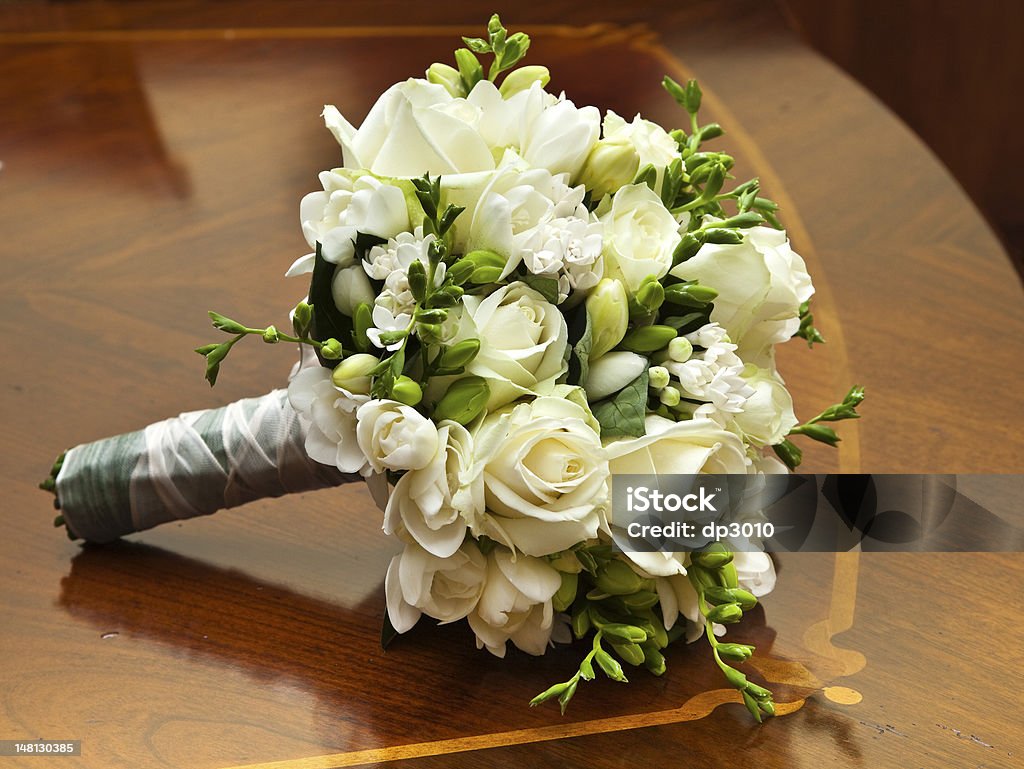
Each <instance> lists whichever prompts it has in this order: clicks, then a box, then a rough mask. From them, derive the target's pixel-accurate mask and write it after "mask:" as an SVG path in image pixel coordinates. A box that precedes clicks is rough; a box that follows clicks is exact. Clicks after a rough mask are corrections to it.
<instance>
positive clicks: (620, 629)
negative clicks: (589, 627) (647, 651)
mask: <svg viewBox="0 0 1024 769" xmlns="http://www.w3.org/2000/svg"><path fill="white" fill-rule="evenodd" d="M601 630H602V632H603V633H604V634H605V635H606V636H608V638H609V639H614V640H617V641H619V642H623V641H624V642H626V643H630V644H638V643H643V642H644V641H646V640H647V633H645V632H644V631H643V629H642V628H638V627H637V626H636V625H624V624H622V623H621V622H610V623H608V624H607V625H602V626H601Z"/></svg>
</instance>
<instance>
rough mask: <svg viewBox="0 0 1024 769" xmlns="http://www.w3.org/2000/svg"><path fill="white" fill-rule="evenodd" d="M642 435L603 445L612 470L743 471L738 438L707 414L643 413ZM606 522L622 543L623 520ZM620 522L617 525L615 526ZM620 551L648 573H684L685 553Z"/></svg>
mask: <svg viewBox="0 0 1024 769" xmlns="http://www.w3.org/2000/svg"><path fill="white" fill-rule="evenodd" d="M645 426H646V428H647V433H646V435H642V436H640V437H639V438H626V439H622V440H616V441H611V442H610V443H607V444H606V445H605V451H606V452H607V454H608V466H609V469H610V471H611V473H612V474H613V475H696V474H698V473H714V474H729V473H746V472H747V471H748V470H747V463H748V460H747V456H746V452H745V450H744V446H743V442H742V441H741V440H740V439H739V437H738V436H737V435H736V434H735V433H732V432H729V431H728V430H724V429H722V428H721V427H720V426H719V425H718V424H717V423H716V422H713V421H712V420H710V419H691V420H687V421H683V422H673V421H672V420H670V419H665V418H664V417H660V416H657V415H655V414H649V415H648V416H647V419H646V420H645ZM614 513H615V511H614V510H613V511H612V520H611V521H610V525H611V533H612V536H613V537H616V538H617V539H619V540H620V543H621V544H623V545H624V546H628V539H626V538H625V537H622V536H621V535H620V532H621V531H622V529H623V528H624V526H625V524H626V523H628V521H625V520H621V521H620V520H616V517H615V515H614ZM619 524H621V525H619ZM625 555H626V556H627V557H628V558H629V559H630V560H631V561H632V562H633V563H635V564H636V565H637V566H639V567H640V568H641V569H643V570H644V571H645V572H647V573H648V574H651V575H652V576H656V577H667V576H670V575H672V574H685V573H686V569H685V566H684V564H685V561H686V557H687V554H686V553H663V552H656V553H640V552H632V551H629V552H625Z"/></svg>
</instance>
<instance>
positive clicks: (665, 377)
mask: <svg viewBox="0 0 1024 769" xmlns="http://www.w3.org/2000/svg"><path fill="white" fill-rule="evenodd" d="M673 341H675V340H673ZM671 349H672V342H669V350H671ZM670 379H671V377H670V376H669V373H668V369H667V368H665V367H664V366H651V367H650V368H649V369H647V383H648V384H649V385H650V386H651V388H652V389H654V390H660V389H662V388H663V387H668V383H669V381H670Z"/></svg>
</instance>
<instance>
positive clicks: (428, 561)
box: [384, 542, 487, 633]
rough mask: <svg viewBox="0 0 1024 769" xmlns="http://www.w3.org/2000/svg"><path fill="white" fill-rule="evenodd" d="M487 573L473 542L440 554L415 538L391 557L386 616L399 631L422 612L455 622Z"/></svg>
mask: <svg viewBox="0 0 1024 769" xmlns="http://www.w3.org/2000/svg"><path fill="white" fill-rule="evenodd" d="M486 576H487V561H486V559H485V558H484V556H483V554H482V553H481V552H480V550H479V548H478V547H477V546H476V543H475V542H467V543H466V544H465V545H463V546H462V547H461V548H460V549H458V550H456V551H455V552H454V553H453V554H452V555H450V556H448V557H445V558H439V557H438V556H436V555H431V554H430V553H429V552H427V551H426V550H424V549H423V548H422V547H420V546H419V545H417V544H416V543H415V542H409V543H407V544H406V546H405V550H403V551H402V553H401V554H400V555H396V556H395V557H394V558H392V559H391V564H390V565H389V566H388V573H387V576H386V577H385V580H384V593H385V596H386V597H387V605H388V618H389V619H390V620H391V625H392V626H393V627H394V628H395V630H397V631H398V632H399V633H404V632H406V631H407V630H409V629H411V628H412V626H413V625H415V624H416V622H417V621H418V620H419V618H420V616H421V615H422V614H426V615H427V616H428V617H433V618H434V619H436V620H440V621H441V622H455V621H456V620H460V619H462V618H464V617H466V616H467V615H468V614H469V613H470V612H471V611H473V609H474V608H475V607H476V605H477V602H478V601H479V600H480V595H481V593H482V591H483V588H484V580H485V578H486Z"/></svg>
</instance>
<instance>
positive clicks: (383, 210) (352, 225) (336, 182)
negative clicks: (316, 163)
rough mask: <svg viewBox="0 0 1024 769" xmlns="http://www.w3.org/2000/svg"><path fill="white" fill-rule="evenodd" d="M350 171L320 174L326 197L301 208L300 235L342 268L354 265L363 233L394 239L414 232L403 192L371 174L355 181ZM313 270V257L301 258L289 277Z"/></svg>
mask: <svg viewBox="0 0 1024 769" xmlns="http://www.w3.org/2000/svg"><path fill="white" fill-rule="evenodd" d="M351 177H352V174H351V173H350V172H345V171H344V170H340V171H325V172H324V173H322V174H320V181H321V183H322V184H323V186H324V191H323V192H311V193H309V194H308V195H306V196H305V197H304V198H303V199H302V202H301V203H300V204H299V218H300V220H301V221H302V231H303V234H304V235H305V236H306V242H307V243H309V247H310V248H315V247H316V244H317V243H318V242H319V243H320V244H321V245H322V248H321V254H322V255H323V257H324V259H326V260H327V261H328V262H333V263H334V264H337V265H338V266H339V267H348V266H349V265H351V264H352V258H353V256H354V254H355V247H354V244H353V241H354V239H355V237H356V235H357V234H358V233H360V232H362V233H365V234H367V235H376V236H377V237H380V238H391V237H394V236H395V235H397V234H398V233H399V232H404V231H406V230H408V229H409V228H410V224H409V207H408V204H407V203H406V201H405V193H404V192H403V191H402V190H401V189H400V188H399V187H396V186H394V185H392V184H386V183H384V182H381V181H380V180H379V179H375V178H373V177H372V176H369V175H363V176H360V177H358V178H356V179H354V180H353V179H352V178H351ZM312 269H313V255H312V254H310V255H307V256H304V257H302V258H301V259H299V260H298V261H296V262H295V264H293V265H292V267H291V268H290V269H289V270H288V273H287V274H288V275H289V276H292V275H300V274H303V273H305V272H310V271H311V270H312Z"/></svg>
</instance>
